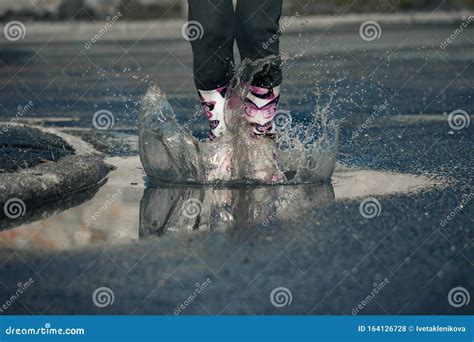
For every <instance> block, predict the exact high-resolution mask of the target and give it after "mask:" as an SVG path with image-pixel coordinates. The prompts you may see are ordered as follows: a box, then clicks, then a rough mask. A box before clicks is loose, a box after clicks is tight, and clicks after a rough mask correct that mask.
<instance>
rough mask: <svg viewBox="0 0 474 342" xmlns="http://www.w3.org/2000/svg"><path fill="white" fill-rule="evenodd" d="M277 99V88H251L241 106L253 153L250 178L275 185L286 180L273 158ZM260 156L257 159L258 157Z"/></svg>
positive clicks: (278, 92) (275, 159) (278, 91)
mask: <svg viewBox="0 0 474 342" xmlns="http://www.w3.org/2000/svg"><path fill="white" fill-rule="evenodd" d="M279 99H280V86H277V87H274V88H262V87H257V86H250V89H249V93H248V94H247V98H246V99H245V103H244V112H245V120H246V121H247V122H248V123H249V124H250V126H251V127H252V132H251V137H252V138H254V139H253V141H254V143H253V148H254V151H253V154H254V158H255V160H256V161H255V165H254V169H253V170H252V175H253V178H255V179H259V180H263V181H265V182H268V181H270V182H278V181H280V180H282V179H284V178H285V176H284V174H283V172H282V171H281V170H280V168H279V166H278V161H277V158H276V155H275V152H274V150H275V148H276V146H275V142H274V141H273V139H274V137H275V123H274V121H273V119H274V118H275V115H276V112H277V105H278V101H279ZM258 155H259V156H260V157H257V156H258Z"/></svg>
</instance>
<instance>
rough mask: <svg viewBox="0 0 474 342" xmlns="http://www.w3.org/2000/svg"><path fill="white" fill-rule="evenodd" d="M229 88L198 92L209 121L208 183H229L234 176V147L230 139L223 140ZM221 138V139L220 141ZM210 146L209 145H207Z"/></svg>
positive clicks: (207, 149) (225, 128) (205, 152)
mask: <svg viewBox="0 0 474 342" xmlns="http://www.w3.org/2000/svg"><path fill="white" fill-rule="evenodd" d="M226 91H227V87H220V88H217V89H214V90H198V92H199V98H200V100H201V104H202V107H203V108H204V111H205V112H206V116H207V119H208V121H209V126H210V128H211V129H210V131H209V142H207V143H205V144H206V146H207V148H206V149H205V150H204V151H203V153H204V154H205V158H204V159H205V160H206V164H207V165H206V178H207V180H208V181H212V182H215V181H228V180H230V179H231V175H232V167H231V165H232V145H231V143H230V140H229V139H225V138H221V137H223V136H224V134H225V132H226V131H227V127H226V123H225V121H224V104H225V96H226ZM218 138H220V139H218ZM207 144H209V145H207Z"/></svg>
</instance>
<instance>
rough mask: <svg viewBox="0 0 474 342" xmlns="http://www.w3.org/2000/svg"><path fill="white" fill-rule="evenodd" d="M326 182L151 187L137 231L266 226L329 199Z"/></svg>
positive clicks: (329, 187) (157, 233)
mask: <svg viewBox="0 0 474 342" xmlns="http://www.w3.org/2000/svg"><path fill="white" fill-rule="evenodd" d="M334 199H335V197H334V190H333V187H332V185H331V184H322V185H299V186H273V187H258V188H249V187H246V188H234V189H228V188H227V189H223V188H214V187H194V188H189V187H188V188H184V187H174V188H166V187H155V188H147V189H145V192H144V195H143V198H142V200H141V203H140V237H141V238H144V237H147V236H152V235H155V236H161V235H163V234H166V233H178V232H193V231H200V232H203V231H204V232H205V231H211V230H221V231H229V230H232V229H237V228H244V227H248V226H262V227H268V226H272V225H276V224H283V223H285V222H288V221H290V220H293V221H294V220H295V219H298V218H303V217H305V215H306V214H307V213H308V212H309V211H311V210H315V209H320V208H322V207H324V206H326V205H328V204H330V203H332V202H333V201H334Z"/></svg>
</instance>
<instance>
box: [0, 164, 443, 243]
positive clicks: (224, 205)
mask: <svg viewBox="0 0 474 342" xmlns="http://www.w3.org/2000/svg"><path fill="white" fill-rule="evenodd" d="M107 162H108V163H110V164H113V165H115V166H117V169H116V170H114V171H112V172H111V173H110V174H109V179H108V182H107V183H106V184H105V185H104V186H102V188H100V190H99V191H98V192H97V194H96V195H95V197H94V198H92V199H90V200H88V201H87V202H85V203H83V204H81V205H79V206H77V207H74V208H71V209H67V210H65V211H63V212H61V213H59V214H57V215H54V216H51V217H49V218H46V219H43V220H40V221H36V222H34V223H31V224H25V225H22V226H19V227H16V228H12V229H9V230H5V231H2V232H0V245H1V246H3V247H6V248H10V249H13V250H41V251H59V250H69V249H80V248H88V247H94V246H100V245H104V244H120V243H130V242H132V241H137V240H139V239H140V238H146V237H150V236H160V235H163V234H166V233H176V232H186V231H209V230H212V229H223V230H226V229H237V228H239V227H242V226H246V225H257V226H262V227H264V226H268V225H272V224H274V223H275V222H278V224H284V223H285V222H287V221H288V222H290V220H291V222H292V224H295V220H298V219H301V218H303V219H304V217H305V213H307V212H308V210H314V209H318V208H321V207H324V206H326V205H328V204H330V203H332V202H333V201H344V200H359V199H361V198H364V197H367V196H369V195H372V196H385V195H389V194H394V193H409V192H414V191H419V190H421V189H425V188H429V187H433V186H435V185H436V183H435V182H434V181H433V180H431V179H429V178H428V177H426V176H415V175H410V174H400V173H392V172H381V171H370V170H362V169H355V168H348V167H344V166H341V165H338V166H336V169H335V172H334V174H333V178H332V184H321V185H299V186H298V185H288V186H267V187H235V188H215V187H202V186H200V187H198V186H196V187H160V188H146V186H145V182H144V179H145V178H144V176H145V173H144V171H143V168H142V165H141V163H140V159H139V157H138V156H136V157H127V158H121V157H115V158H110V159H108V160H107Z"/></svg>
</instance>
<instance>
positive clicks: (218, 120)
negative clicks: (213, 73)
mask: <svg viewBox="0 0 474 342" xmlns="http://www.w3.org/2000/svg"><path fill="white" fill-rule="evenodd" d="M226 91H227V87H220V88H217V89H214V90H198V92H199V99H200V100H201V105H202V107H203V108H204V111H205V112H206V115H207V120H208V121H209V126H210V127H211V130H210V132H209V140H211V141H212V140H214V139H215V138H217V137H219V136H221V135H222V134H223V133H224V131H225V122H224V104H225V94H226Z"/></svg>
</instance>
